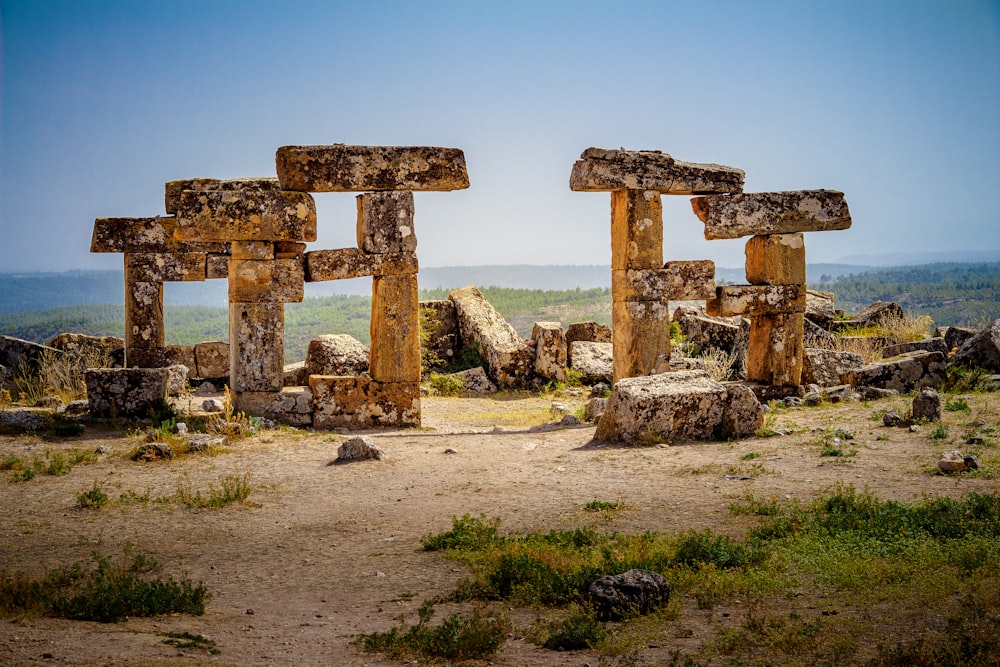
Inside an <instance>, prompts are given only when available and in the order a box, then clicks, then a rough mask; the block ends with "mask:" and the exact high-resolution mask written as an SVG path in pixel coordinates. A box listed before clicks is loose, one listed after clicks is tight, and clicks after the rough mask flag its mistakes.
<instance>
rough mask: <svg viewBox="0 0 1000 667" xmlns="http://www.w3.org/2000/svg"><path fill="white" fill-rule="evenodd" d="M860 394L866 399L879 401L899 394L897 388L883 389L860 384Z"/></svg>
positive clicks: (858, 388)
mask: <svg viewBox="0 0 1000 667" xmlns="http://www.w3.org/2000/svg"><path fill="white" fill-rule="evenodd" d="M857 390H858V396H859V397H860V398H861V399H862V400H865V401H877V400H878V399H880V398H892V397H893V396H899V392H898V391H896V390H895V389H883V388H882V387H864V386H861V385H858V387H857Z"/></svg>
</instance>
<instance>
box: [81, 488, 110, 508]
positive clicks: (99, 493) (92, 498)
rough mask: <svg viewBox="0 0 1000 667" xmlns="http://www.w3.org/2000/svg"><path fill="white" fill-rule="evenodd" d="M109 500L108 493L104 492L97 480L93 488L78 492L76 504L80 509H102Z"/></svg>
mask: <svg viewBox="0 0 1000 667" xmlns="http://www.w3.org/2000/svg"><path fill="white" fill-rule="evenodd" d="M107 502H108V494H106V493H104V491H103V490H102V489H101V487H100V486H98V485H97V482H94V486H93V488H91V489H89V490H87V491H81V492H80V493H78V494H76V506H77V507H79V508H80V509H100V508H101V507H104V505H106V504H107Z"/></svg>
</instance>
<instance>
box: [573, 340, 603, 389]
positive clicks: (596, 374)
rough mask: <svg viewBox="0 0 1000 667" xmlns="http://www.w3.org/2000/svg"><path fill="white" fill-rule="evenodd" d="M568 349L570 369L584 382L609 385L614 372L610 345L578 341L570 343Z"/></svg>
mask: <svg viewBox="0 0 1000 667" xmlns="http://www.w3.org/2000/svg"><path fill="white" fill-rule="evenodd" d="M569 347H570V353H569V357H570V360H571V364H572V368H573V369H574V370H576V371H579V372H580V374H581V375H583V381H584V382H586V383H593V382H607V383H609V384H610V382H611V377H612V372H613V370H614V359H613V357H612V344H611V343H593V342H590V341H583V340H578V341H574V342H572V343H570V346H569Z"/></svg>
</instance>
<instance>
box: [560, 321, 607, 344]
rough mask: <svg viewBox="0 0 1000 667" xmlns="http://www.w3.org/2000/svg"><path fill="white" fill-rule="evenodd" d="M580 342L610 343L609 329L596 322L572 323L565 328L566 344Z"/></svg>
mask: <svg viewBox="0 0 1000 667" xmlns="http://www.w3.org/2000/svg"><path fill="white" fill-rule="evenodd" d="M578 340H582V341H588V342H591V343H610V342H611V327H608V326H605V325H603V324H598V323H597V322H573V323H572V324H570V325H569V326H568V327H566V344H567V345H570V344H572V343H574V342H575V341H578Z"/></svg>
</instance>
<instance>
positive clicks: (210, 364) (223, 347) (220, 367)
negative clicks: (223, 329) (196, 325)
mask: <svg viewBox="0 0 1000 667" xmlns="http://www.w3.org/2000/svg"><path fill="white" fill-rule="evenodd" d="M194 359H195V365H196V366H197V370H195V371H194V374H195V376H196V377H200V378H228V377H229V343H224V342H222V341H218V340H213V341H203V342H201V343H198V344H197V345H195V346H194Z"/></svg>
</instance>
